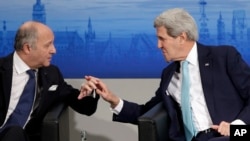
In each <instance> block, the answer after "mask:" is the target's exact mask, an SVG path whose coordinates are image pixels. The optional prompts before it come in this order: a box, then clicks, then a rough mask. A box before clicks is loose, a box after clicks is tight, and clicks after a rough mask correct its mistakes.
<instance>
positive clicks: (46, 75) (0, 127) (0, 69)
mask: <svg viewBox="0 0 250 141" xmlns="http://www.w3.org/2000/svg"><path fill="white" fill-rule="evenodd" d="M14 48H15V51H14V52H13V53H11V54H10V55H8V56H6V57H3V58H0V141H17V140H18V141H27V140H29V141H39V140H40V139H39V132H40V130H41V123H42V120H43V118H44V116H45V115H46V113H47V112H48V111H49V110H50V109H52V108H53V106H55V105H56V104H58V103H65V104H67V105H69V106H70V107H71V108H72V109H74V110H75V111H77V112H79V113H81V114H84V115H88V116H90V115H92V114H93V113H94V112H95V111H96V108H97V103H98V99H99V96H96V97H92V96H88V95H85V96H86V97H82V98H78V95H79V94H80V93H81V92H80V91H79V90H78V89H75V88H73V87H72V86H71V85H69V84H67V83H66V82H65V81H64V78H63V76H62V74H61V72H60V70H59V69H58V68H57V67H56V66H54V65H52V64H50V61H51V59H52V55H53V54H55V53H56V49H55V46H54V34H53V32H52V30H51V29H50V28H49V27H48V26H46V25H44V24H42V23H39V22H34V21H28V22H25V23H24V24H23V25H21V27H20V28H19V30H18V31H17V34H16V37H15V45H14ZM30 69H32V70H34V71H35V80H36V82H35V81H33V82H35V84H36V86H35V85H33V86H34V92H33V93H35V96H34V97H35V98H34V101H32V103H31V104H32V105H31V106H30V108H31V111H29V113H28V115H29V116H27V118H26V119H25V121H24V125H23V124H19V123H21V121H20V119H21V118H20V117H22V116H23V115H21V116H20V117H15V116H14V115H15V114H14V113H16V111H15V110H16V109H17V107H18V106H17V105H19V101H21V95H23V94H22V91H23V89H24V86H25V84H26V82H27V81H28V79H29V75H28V74H26V71H27V70H30ZM34 71H33V72H34ZM27 99H30V98H26V100H27ZM24 103H27V101H26V102H24ZM26 109H27V108H23V109H21V110H19V113H21V112H22V111H24V110H26ZM17 113H18V112H17ZM13 117H14V118H13ZM13 119H14V120H13ZM11 121H14V122H11ZM37 135H38V136H37ZM34 136H35V137H37V138H33V137H34Z"/></svg>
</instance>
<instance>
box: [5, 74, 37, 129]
mask: <svg viewBox="0 0 250 141" xmlns="http://www.w3.org/2000/svg"><path fill="white" fill-rule="evenodd" d="M27 73H28V74H29V80H28V82H27V83H26V85H25V87H24V90H23V92H22V95H21V97H20V99H19V102H18V104H17V106H16V108H15V110H14V111H13V113H12V114H11V115H10V117H9V119H8V121H7V122H6V124H5V125H4V127H3V128H2V129H1V130H3V129H4V128H6V127H8V126H13V125H18V126H21V127H24V125H25V123H26V121H27V119H28V117H29V114H30V112H31V109H32V105H33V101H34V96H35V87H36V79H35V71H34V70H28V71H27ZM1 130H0V131H1Z"/></svg>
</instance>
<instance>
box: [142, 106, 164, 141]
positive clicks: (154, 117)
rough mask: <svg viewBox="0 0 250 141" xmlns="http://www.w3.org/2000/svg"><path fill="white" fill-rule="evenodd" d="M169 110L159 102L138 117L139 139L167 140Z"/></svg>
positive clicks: (146, 140) (145, 140)
mask: <svg viewBox="0 0 250 141" xmlns="http://www.w3.org/2000/svg"><path fill="white" fill-rule="evenodd" d="M167 120H168V116H167V112H166V111H165V109H164V108H163V104H162V103H159V104H157V105H155V106H154V107H153V108H152V109H150V110H149V111H148V112H146V113H145V114H144V115H142V116H140V117H139V118H138V134H139V141H167V140H168V135H167V131H168V128H167V124H168V121H167Z"/></svg>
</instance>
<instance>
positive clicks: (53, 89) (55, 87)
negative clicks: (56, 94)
mask: <svg viewBox="0 0 250 141" xmlns="http://www.w3.org/2000/svg"><path fill="white" fill-rule="evenodd" d="M57 86H58V85H52V86H50V87H49V91H55V90H56V89H57Z"/></svg>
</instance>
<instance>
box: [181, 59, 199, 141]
mask: <svg viewBox="0 0 250 141" xmlns="http://www.w3.org/2000/svg"><path fill="white" fill-rule="evenodd" d="M189 82H190V80H189V71H188V61H184V62H183V63H182V84H181V111H182V117H183V123H184V130H185V136H186V140H187V141H191V140H192V138H193V137H194V136H195V135H196V129H195V127H194V124H193V120H192V111H191V104H190V100H189V97H190V95H189V89H190V84H189Z"/></svg>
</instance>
